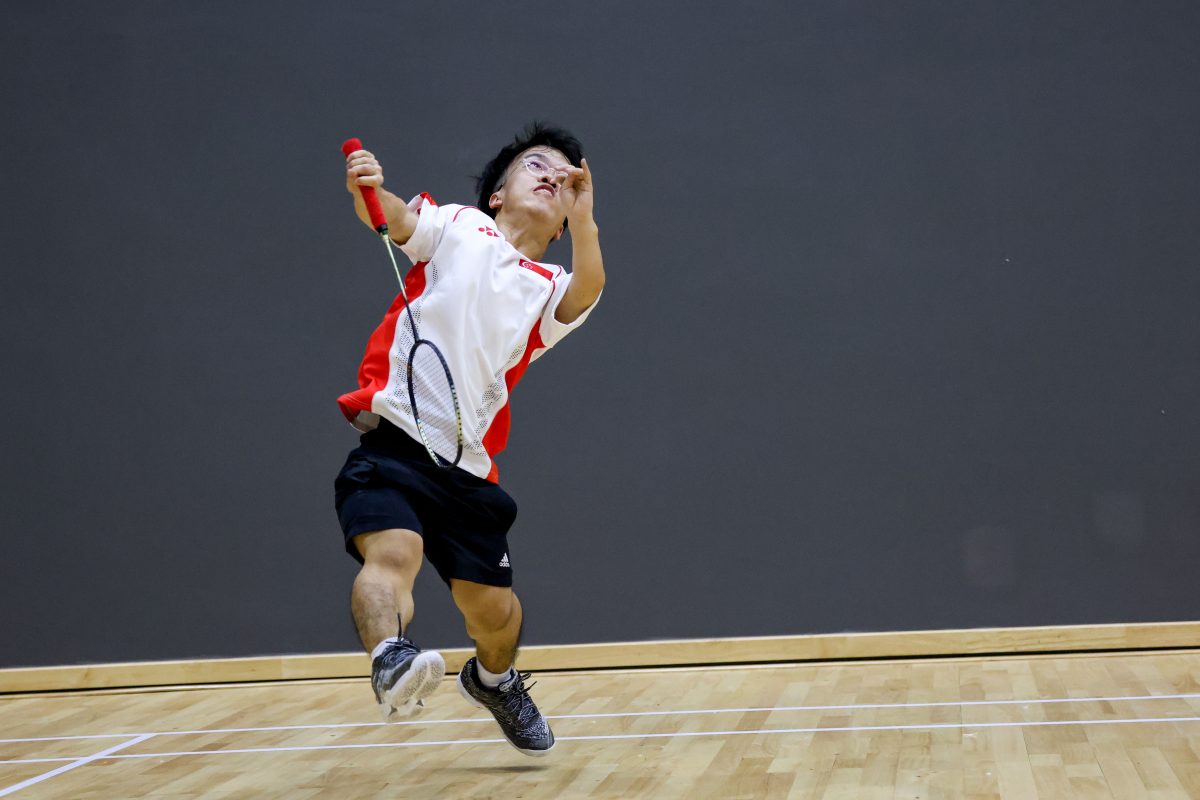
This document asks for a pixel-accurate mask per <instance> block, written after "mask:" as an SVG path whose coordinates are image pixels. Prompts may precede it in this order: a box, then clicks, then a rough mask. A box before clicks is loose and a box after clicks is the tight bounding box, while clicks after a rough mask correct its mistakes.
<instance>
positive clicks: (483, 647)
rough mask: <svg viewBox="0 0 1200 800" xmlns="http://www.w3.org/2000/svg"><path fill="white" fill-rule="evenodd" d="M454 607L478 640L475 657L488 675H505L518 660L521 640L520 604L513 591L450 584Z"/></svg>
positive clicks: (468, 583) (468, 584)
mask: <svg viewBox="0 0 1200 800" xmlns="http://www.w3.org/2000/svg"><path fill="white" fill-rule="evenodd" d="M450 591H451V593H452V594H453V595H454V603H455V605H457V606H458V610H459V611H461V612H462V615H463V619H464V620H465V621H466V623H467V635H469V636H470V637H471V638H472V639H474V640H475V655H476V656H477V657H478V659H479V663H480V664H481V665H482V666H483V668H484V669H486V670H487V671H488V672H504V671H505V670H507V669H508V668H509V667H511V666H512V665H513V662H515V661H516V658H517V646H518V644H519V643H520V639H521V621H522V614H521V601H520V600H518V599H517V596H516V595H515V594H514V593H513V590H512V589H510V588H507V587H501V586H485V585H483V584H481V583H473V582H471V581H461V580H458V579H457V578H456V579H453V580H451V581H450Z"/></svg>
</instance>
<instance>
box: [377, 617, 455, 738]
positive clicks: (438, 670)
mask: <svg viewBox="0 0 1200 800" xmlns="http://www.w3.org/2000/svg"><path fill="white" fill-rule="evenodd" d="M445 674H446V662H445V661H443V660H442V656H441V654H440V653H438V652H436V651H433V650H421V648H419V647H417V646H416V645H415V644H413V643H412V640H410V639H406V638H404V637H403V636H400V637H396V638H393V639H388V640H387V647H385V648H384V650H383V652H381V653H380V654H379V655H377V656H375V659H374V660H373V661H372V662H371V688H372V689H374V690H375V701H376V702H377V703H379V711H380V713H382V714H383V721H384V722H388V721H390V720H392V719H395V718H399V717H407V716H410V715H412V714H414V713H416V712H417V711H418V710H419V709H420V708H423V707H424V706H425V703H424V702H423V701H424V699H425V698H426V697H428V696H429V695H431V694H433V692H434V690H435V689H437V687H438V684H439V683H441V681H442V676H443V675H445Z"/></svg>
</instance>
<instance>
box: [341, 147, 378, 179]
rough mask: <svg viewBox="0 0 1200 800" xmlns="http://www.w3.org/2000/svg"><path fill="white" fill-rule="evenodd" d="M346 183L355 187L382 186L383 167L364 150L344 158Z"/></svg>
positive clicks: (356, 151)
mask: <svg viewBox="0 0 1200 800" xmlns="http://www.w3.org/2000/svg"><path fill="white" fill-rule="evenodd" d="M346 182H347V183H349V184H353V185H355V186H382V185H383V167H382V166H380V164H379V162H378V161H376V160H375V156H374V155H372V154H371V153H369V152H367V151H366V150H355V151H354V152H353V153H351V154H350V155H348V156H346Z"/></svg>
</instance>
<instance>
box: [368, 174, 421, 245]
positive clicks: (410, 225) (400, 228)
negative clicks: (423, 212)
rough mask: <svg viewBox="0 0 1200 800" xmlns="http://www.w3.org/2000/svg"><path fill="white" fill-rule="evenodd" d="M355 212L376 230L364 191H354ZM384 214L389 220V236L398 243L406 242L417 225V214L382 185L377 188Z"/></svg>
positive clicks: (369, 226)
mask: <svg viewBox="0 0 1200 800" xmlns="http://www.w3.org/2000/svg"><path fill="white" fill-rule="evenodd" d="M353 194H354V213H355V214H357V215H358V218H359V219H360V220H362V222H363V224H364V225H366V226H367V227H368V228H371V229H372V230H374V228H375V226H374V225H372V224H371V215H370V214H368V213H367V204H366V202H364V201H363V199H362V192H354V193H353ZM375 194H376V196H377V197H378V198H379V205H380V206H381V207H382V208H383V215H384V216H385V217H387V221H388V237H389V238H391V240H392V241H393V242H395V243H396V244H404V243H405V242H407V241H408V238H409V237H410V236H412V232H413V231H414V230H415V229H416V227H417V215H416V214H414V213H413V212H412V211H411V210H409V208H408V204H407V203H405V202H404V201H403V200H401V199H400V198H399V197H397V196H396V195H394V194H392V193H391V192H389V191H388V190H387V189H384V188H382V187H380V188H378V189H376V190H375Z"/></svg>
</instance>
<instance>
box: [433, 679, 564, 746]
mask: <svg viewBox="0 0 1200 800" xmlns="http://www.w3.org/2000/svg"><path fill="white" fill-rule="evenodd" d="M455 684H456V685H457V686H458V693H459V694H461V695H462V696H463V699H464V700H466V701H467V702H468V703H470V704H471V705H473V706H475V707H476V708H482V709H483V710H484V711H487V712H488V713H489V714H490V713H492V712H491V710H490V709H489V708H488V707H487V706H485V705H484V704H483V703H481V702H480V701H479V700H476V699H475V698H474V697H473V696H472V695H471V693H470V692H468V691H467V687H466V685H465V684H464V683H463V679H462V673H461V672H460V673H458V680H456V681H455ZM496 727H497V728H500V735H501V736H504V741H506V742H508V743H509V744H510V745H512V748H513V749H514V750H516V751H517V752H518V753H524V754H525V755H527V756H533V757H534V758H541V757H542V756H544V755H546V754H547V753H549V752H550V751H551V750H553V749H554V745H556V744H558V742H557V741H555V742H551V743H550V746H549V747H547V748H546V749H545V750H526V749H525V748H524V747H518V746H517V744H516V742H514V741H513V740H512V739H509V738H508V736H507V735H505V733H504V728H501V727H500V723H499V722H497V723H496Z"/></svg>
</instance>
